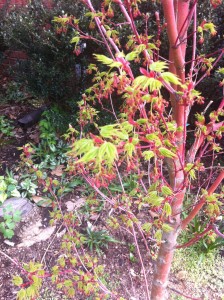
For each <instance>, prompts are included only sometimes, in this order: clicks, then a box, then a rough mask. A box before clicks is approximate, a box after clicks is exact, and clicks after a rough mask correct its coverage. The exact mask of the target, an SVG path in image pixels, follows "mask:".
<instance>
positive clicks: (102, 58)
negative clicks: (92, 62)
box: [94, 54, 122, 68]
mask: <svg viewBox="0 0 224 300" xmlns="http://www.w3.org/2000/svg"><path fill="white" fill-rule="evenodd" d="M94 56H95V58H96V59H97V60H98V61H99V62H101V63H102V64H104V65H107V66H108V67H111V68H114V67H117V68H119V67H121V66H122V63H121V62H118V61H114V60H113V59H112V58H109V57H107V56H105V55H102V54H94Z"/></svg>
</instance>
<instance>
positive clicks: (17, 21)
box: [1, 0, 86, 103]
mask: <svg viewBox="0 0 224 300" xmlns="http://www.w3.org/2000/svg"><path fill="white" fill-rule="evenodd" d="M66 12H69V14H72V15H76V16H78V17H79V18H81V19H82V16H83V15H84V13H85V11H84V7H83V6H82V5H80V3H77V2H74V1H72V0H69V1H65V0H64V1H55V6H54V8H53V9H47V8H46V7H44V6H43V4H42V1H30V4H28V5H27V6H26V7H23V8H16V9H14V10H13V11H11V12H10V13H9V14H8V16H7V17H6V18H4V20H3V21H2V23H1V28H2V29H1V30H2V36H3V39H4V44H5V45H6V46H7V47H8V48H9V49H10V50H23V51H25V52H26V53H27V55H28V58H29V59H28V60H19V59H18V62H17V63H16V65H15V66H13V68H12V69H11V73H12V75H13V77H14V79H15V80H16V81H19V82H22V83H23V84H24V85H25V86H26V89H27V90H28V91H29V92H31V93H32V94H33V95H35V96H37V97H39V98H43V99H47V100H50V101H53V102H55V101H57V102H58V103H60V102H62V101H63V100H64V99H68V98H69V97H71V96H72V95H74V94H75V93H76V94H77V93H79V91H80V89H81V88H82V87H83V83H82V78H80V77H79V76H76V72H75V69H76V64H81V66H82V68H83V69H84V66H85V61H86V55H85V53H82V54H80V55H79V56H78V57H77V56H76V55H75V54H74V53H73V50H74V46H73V45H72V44H71V43H70V40H71V38H72V35H73V30H72V29H68V30H67V31H66V32H62V33H60V34H59V33H58V32H57V27H56V26H55V25H54V24H53V23H52V19H53V17H54V16H57V15H62V14H64V13H66Z"/></svg>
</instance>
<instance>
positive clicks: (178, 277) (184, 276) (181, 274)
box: [176, 271, 187, 280]
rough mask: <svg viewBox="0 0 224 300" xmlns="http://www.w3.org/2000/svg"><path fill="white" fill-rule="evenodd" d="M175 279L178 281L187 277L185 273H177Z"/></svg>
mask: <svg viewBox="0 0 224 300" xmlns="http://www.w3.org/2000/svg"><path fill="white" fill-rule="evenodd" d="M176 277H177V279H179V280H184V279H186V277H187V271H179V272H178V273H177V274H176Z"/></svg>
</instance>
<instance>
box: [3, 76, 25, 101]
mask: <svg viewBox="0 0 224 300" xmlns="http://www.w3.org/2000/svg"><path fill="white" fill-rule="evenodd" d="M24 98H25V91H24V86H22V85H21V84H20V83H18V82H16V81H9V82H7V83H6V84H5V89H4V90H3V91H2V93H1V102H2V103H8V102H9V103H10V102H12V101H13V102H19V101H22V100H24Z"/></svg>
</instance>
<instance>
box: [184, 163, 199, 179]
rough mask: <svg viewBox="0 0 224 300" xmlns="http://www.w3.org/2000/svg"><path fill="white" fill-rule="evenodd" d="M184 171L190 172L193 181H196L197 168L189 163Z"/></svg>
mask: <svg viewBox="0 0 224 300" xmlns="http://www.w3.org/2000/svg"><path fill="white" fill-rule="evenodd" d="M184 171H186V172H188V173H189V175H190V177H191V179H193V180H194V179H196V174H195V166H194V164H192V163H188V164H187V165H186V167H185V168H184Z"/></svg>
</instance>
